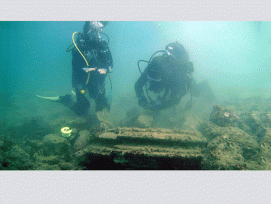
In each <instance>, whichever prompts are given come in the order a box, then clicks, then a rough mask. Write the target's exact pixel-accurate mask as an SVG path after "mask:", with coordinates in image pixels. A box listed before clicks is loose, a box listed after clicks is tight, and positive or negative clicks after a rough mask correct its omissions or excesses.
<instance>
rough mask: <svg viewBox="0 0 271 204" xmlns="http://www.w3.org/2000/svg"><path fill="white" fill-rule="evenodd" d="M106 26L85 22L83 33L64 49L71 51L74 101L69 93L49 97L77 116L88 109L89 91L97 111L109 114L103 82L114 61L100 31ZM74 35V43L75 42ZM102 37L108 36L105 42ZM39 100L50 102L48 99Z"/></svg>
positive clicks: (95, 22)
mask: <svg viewBox="0 0 271 204" xmlns="http://www.w3.org/2000/svg"><path fill="white" fill-rule="evenodd" d="M107 23H108V22H105V21H86V22H85V24H84V27H83V32H82V33H80V32H75V33H74V34H73V44H72V45H71V46H70V47H69V48H68V49H67V50H66V52H69V51H72V87H73V88H74V90H75V93H74V94H75V95H76V102H74V101H73V100H72V96H71V95H70V94H66V95H65V96H58V97H51V99H52V100H55V101H57V102H60V103H62V104H64V105H65V106H66V107H68V108H70V109H71V110H73V111H74V112H75V113H76V114H78V115H79V116H82V115H84V114H86V112H87V111H88V110H89V108H90V102H89V100H88V99H87V98H86V91H88V94H89V97H90V98H93V99H94V100H95V104H96V111H102V110H103V109H104V108H107V110H108V111H110V103H109V101H108V99H107V97H106V91H105V79H106V77H107V75H108V74H109V73H110V72H111V69H112V67H113V59H112V55H111V52H110V50H109V47H108V43H109V38H108V36H107V35H106V34H105V33H103V31H102V29H103V28H104V27H105V26H106V25H107ZM75 34H76V40H75V39H74V36H75ZM102 35H104V36H106V37H107V41H106V40H105V39H103V38H102ZM109 79H110V78H109ZM110 82H111V80H110ZM111 91H112V84H111ZM111 91H110V93H111ZM42 98H47V99H50V97H42Z"/></svg>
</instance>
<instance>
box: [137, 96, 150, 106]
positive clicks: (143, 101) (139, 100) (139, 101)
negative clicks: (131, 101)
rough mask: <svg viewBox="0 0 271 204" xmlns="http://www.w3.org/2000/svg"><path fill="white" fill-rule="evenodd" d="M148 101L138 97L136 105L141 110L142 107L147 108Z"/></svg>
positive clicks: (143, 97)
mask: <svg viewBox="0 0 271 204" xmlns="http://www.w3.org/2000/svg"><path fill="white" fill-rule="evenodd" d="M148 104H149V103H148V100H147V99H146V97H145V96H140V97H139V99H138V105H139V106H142V107H143V108H144V107H147V106H148Z"/></svg>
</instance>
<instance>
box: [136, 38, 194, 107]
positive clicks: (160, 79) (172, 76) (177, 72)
mask: <svg viewBox="0 0 271 204" xmlns="http://www.w3.org/2000/svg"><path fill="white" fill-rule="evenodd" d="M159 52H160V53H162V55H160V56H156V57H155V55H156V54H157V53H159ZM141 61H144V60H140V61H139V62H141ZM139 62H138V66H139ZM144 62H147V63H148V65H147V67H146V69H145V70H144V72H143V73H141V76H140V78H139V79H138V80H137V81H136V83H135V92H136V96H137V98H138V104H139V105H140V106H142V107H143V108H145V109H147V110H162V109H166V108H169V107H172V106H174V105H177V104H178V103H179V102H180V100H181V98H182V97H183V96H184V95H185V94H186V93H187V92H188V91H189V90H191V86H192V84H194V83H195V81H194V79H193V78H192V76H191V73H192V72H193V71H194V69H193V63H192V62H190V61H189V55H188V53H187V51H186V50H185V49H184V47H183V46H182V45H181V44H180V43H178V42H174V43H170V44H168V45H167V46H166V48H165V50H160V51H157V52H156V53H154V54H153V56H152V57H151V59H150V60H149V61H144ZM140 72H141V71H140ZM153 95H155V97H156V98H154V97H153Z"/></svg>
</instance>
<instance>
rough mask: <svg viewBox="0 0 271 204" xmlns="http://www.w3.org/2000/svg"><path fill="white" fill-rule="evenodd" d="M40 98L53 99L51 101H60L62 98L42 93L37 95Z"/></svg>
mask: <svg viewBox="0 0 271 204" xmlns="http://www.w3.org/2000/svg"><path fill="white" fill-rule="evenodd" d="M36 96H37V97H39V98H43V99H47V100H51V101H59V100H60V98H59V96H53V97H46V96H40V95H36Z"/></svg>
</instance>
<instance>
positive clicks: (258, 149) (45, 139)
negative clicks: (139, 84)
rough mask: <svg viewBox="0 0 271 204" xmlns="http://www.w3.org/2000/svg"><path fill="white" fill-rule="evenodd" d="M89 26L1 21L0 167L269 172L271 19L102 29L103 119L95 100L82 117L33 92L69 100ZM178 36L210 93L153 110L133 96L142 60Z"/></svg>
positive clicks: (113, 24)
mask: <svg viewBox="0 0 271 204" xmlns="http://www.w3.org/2000/svg"><path fill="white" fill-rule="evenodd" d="M83 26H84V22H83V21H35V22H34V21H16V22H15V21H14V22H12V21H10V22H8V21H2V22H0V32H1V36H2V40H1V46H0V50H1V53H0V55H1V71H2V72H1V73H2V74H1V75H0V114H1V115H0V124H1V128H2V131H1V132H0V147H1V148H0V169H2V170H18V169H19V170H82V169H85V170H89V169H101V170H104V169H110V170H114V169H116V170H128V169H131V170H135V169H138V170H142V169H153V170H162V169H163V170H172V169H179V170H183V169H186V170H192V169H193V170H211V169H215V170H222V169H225V170H269V169H270V168H271V129H270V128H271V103H270V102H271V92H270V90H271V83H270V80H271V79H270V76H271V69H270V68H271V60H270V59H271V22H268V21H261V22H254V21H244V22H242V21H232V22H231V21H223V22H222V21H221V22H220V21H217V22H216V21H214V22H211V21H209V22H208V21H206V22H201V21H198V22H192V21H191V22H190V21H187V22H186V21H184V22H182V21H179V22H177V21H161V22H155V21H111V22H109V23H108V25H107V26H106V27H105V28H104V30H103V31H104V33H106V34H107V35H108V37H109V48H110V50H111V53H112V57H113V60H114V66H113V72H112V73H111V74H110V78H111V80H112V102H111V110H110V112H108V111H101V112H97V113H96V112H95V107H94V101H92V102H91V109H90V111H89V113H88V114H86V115H84V116H83V117H78V116H77V115H75V114H74V113H73V112H72V111H71V110H69V109H67V108H66V107H64V106H63V105H61V104H59V103H54V102H51V101H48V100H44V99H42V98H39V97H37V96H36V95H41V96H48V97H52V96H59V95H65V94H71V91H72V80H71V78H72V56H71V53H70V52H66V49H67V48H68V47H69V46H70V45H71V44H72V35H73V33H74V32H76V31H79V32H82V29H83ZM176 40H177V41H178V42H180V43H181V44H182V45H183V46H184V47H185V48H186V49H187V51H188V53H189V55H190V60H191V61H192V62H193V64H194V73H193V76H194V78H195V80H196V82H197V83H198V84H205V86H204V87H205V88H203V89H202V90H201V91H202V92H201V94H200V95H199V96H198V97H193V101H192V105H190V106H189V105H188V102H189V101H190V98H191V96H190V94H187V95H186V96H184V97H183V98H182V100H181V103H180V104H178V105H176V106H174V107H172V108H168V109H166V110H162V111H146V110H144V109H143V108H141V107H139V106H138V104H137V103H138V100H137V98H136V95H135V91H134V85H135V82H136V81H137V79H138V78H139V77H140V72H139V70H138V66H137V63H138V60H148V59H149V58H150V57H151V55H152V54H153V53H155V52H156V51H157V50H163V49H165V46H166V45H167V44H169V43H171V42H174V41H176ZM141 69H144V66H142V67H141ZM206 84H207V85H206ZM110 88H111V84H110V81H109V79H108V78H107V79H106V90H107V94H108V90H110ZM66 126H67V127H69V128H71V129H72V134H71V135H70V136H69V137H63V135H62V133H61V129H62V128H63V127H66Z"/></svg>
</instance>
